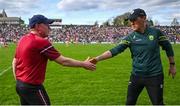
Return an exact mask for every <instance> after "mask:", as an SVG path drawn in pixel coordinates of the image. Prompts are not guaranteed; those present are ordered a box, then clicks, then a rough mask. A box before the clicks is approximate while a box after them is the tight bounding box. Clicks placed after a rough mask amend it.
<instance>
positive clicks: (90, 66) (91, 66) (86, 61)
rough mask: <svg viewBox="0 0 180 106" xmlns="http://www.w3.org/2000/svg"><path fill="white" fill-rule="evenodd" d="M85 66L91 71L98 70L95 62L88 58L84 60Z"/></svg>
mask: <svg viewBox="0 0 180 106" xmlns="http://www.w3.org/2000/svg"><path fill="white" fill-rule="evenodd" d="M83 67H84V68H85V69H87V70H91V71H94V70H96V65H95V64H93V63H91V62H90V61H88V60H85V61H84V62H83Z"/></svg>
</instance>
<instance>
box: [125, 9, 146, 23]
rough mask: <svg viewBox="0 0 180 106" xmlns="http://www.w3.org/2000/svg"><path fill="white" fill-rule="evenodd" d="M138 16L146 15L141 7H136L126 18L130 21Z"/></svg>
mask: <svg viewBox="0 0 180 106" xmlns="http://www.w3.org/2000/svg"><path fill="white" fill-rule="evenodd" d="M140 16H146V13H145V11H144V10H143V9H140V8H137V9H134V10H133V12H132V13H131V14H130V15H129V17H128V19H129V20H130V21H135V20H136V19H137V18H138V17H140Z"/></svg>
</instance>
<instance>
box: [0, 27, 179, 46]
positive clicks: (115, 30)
mask: <svg viewBox="0 0 180 106" xmlns="http://www.w3.org/2000/svg"><path fill="white" fill-rule="evenodd" d="M156 28H158V29H160V30H161V31H163V32H164V33H165V35H167V37H168V38H169V40H170V41H171V42H174V43H176V42H180V26H176V27H174V26H156ZM28 30H29V29H28V27H25V26H12V25H1V26H0V42H4V41H6V42H17V41H18V40H19V39H20V38H21V36H23V35H24V34H26V33H27V31H28ZM131 32H132V29H131V28H130V27H114V26H108V27H104V26H100V27H99V26H95V25H61V26H59V27H54V28H51V33H50V36H49V39H50V40H51V41H52V42H61V43H65V42H66V41H68V42H72V43H79V42H80V43H93V42H94V43H104V42H106V43H118V42H119V41H120V39H122V38H123V37H124V36H126V35H127V34H128V33H131Z"/></svg>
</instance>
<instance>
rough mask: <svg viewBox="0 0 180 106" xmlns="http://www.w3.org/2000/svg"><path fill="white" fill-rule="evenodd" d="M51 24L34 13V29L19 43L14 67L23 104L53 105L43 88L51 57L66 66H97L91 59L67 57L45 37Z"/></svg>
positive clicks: (30, 25)
mask: <svg viewBox="0 0 180 106" xmlns="http://www.w3.org/2000/svg"><path fill="white" fill-rule="evenodd" d="M51 23H53V20H51V19H48V18H46V17H45V16H43V15H34V16H33V17H32V18H31V19H30V20H29V27H30V32H29V33H28V34H26V35H25V36H23V37H22V38H21V39H20V41H19V42H18V44H17V47H16V53H15V57H14V59H13V62H12V66H13V74H14V77H15V80H16V91H17V94H18V95H19V97H20V101H21V105H50V100H49V97H48V95H47V93H46V90H45V88H44V87H43V82H44V80H45V73H46V66H47V61H48V59H49V60H52V61H55V62H56V63H58V64H61V65H63V66H69V67H83V68H85V69H87V70H95V69H96V66H95V65H94V64H92V63H90V62H89V61H87V60H85V61H78V60H75V59H71V58H68V57H65V56H63V55H62V54H60V53H59V52H58V51H57V50H56V49H55V48H54V47H53V46H52V44H51V43H50V42H49V41H48V40H47V39H45V38H47V37H48V34H49V32H50V26H49V24H51Z"/></svg>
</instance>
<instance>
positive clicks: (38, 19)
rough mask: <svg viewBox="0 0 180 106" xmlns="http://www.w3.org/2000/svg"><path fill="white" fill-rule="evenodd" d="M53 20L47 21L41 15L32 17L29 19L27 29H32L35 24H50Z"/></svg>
mask: <svg viewBox="0 0 180 106" xmlns="http://www.w3.org/2000/svg"><path fill="white" fill-rule="evenodd" d="M53 22H54V20H52V19H48V18H46V17H45V16H43V15H34V16H33V17H32V18H31V19H29V27H30V28H34V26H35V25H36V24H41V23H44V24H52V23H53Z"/></svg>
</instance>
